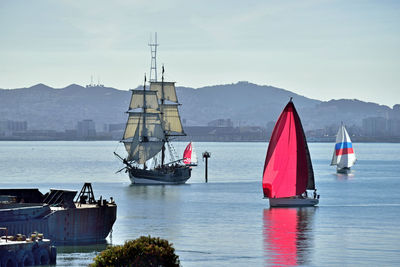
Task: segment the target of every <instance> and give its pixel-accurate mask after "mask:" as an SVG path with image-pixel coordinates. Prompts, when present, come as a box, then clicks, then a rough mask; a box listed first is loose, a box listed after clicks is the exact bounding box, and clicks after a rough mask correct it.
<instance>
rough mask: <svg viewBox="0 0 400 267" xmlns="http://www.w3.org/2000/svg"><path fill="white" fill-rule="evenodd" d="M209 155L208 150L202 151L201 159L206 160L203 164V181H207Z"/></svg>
mask: <svg viewBox="0 0 400 267" xmlns="http://www.w3.org/2000/svg"><path fill="white" fill-rule="evenodd" d="M210 157H211V153H210V152H207V151H205V152H203V159H205V160H206V165H205V182H206V183H208V158H210Z"/></svg>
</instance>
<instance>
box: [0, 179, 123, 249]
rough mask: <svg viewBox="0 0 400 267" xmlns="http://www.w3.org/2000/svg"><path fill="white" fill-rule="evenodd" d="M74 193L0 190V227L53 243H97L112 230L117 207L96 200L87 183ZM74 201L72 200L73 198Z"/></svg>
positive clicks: (13, 232)
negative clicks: (42, 238) (78, 191)
mask: <svg viewBox="0 0 400 267" xmlns="http://www.w3.org/2000/svg"><path fill="white" fill-rule="evenodd" d="M76 194H77V191H72V190H63V189H50V192H48V193H46V194H44V195H43V194H42V193H41V192H40V191H39V190H38V189H0V195H1V196H2V197H1V198H0V227H6V228H7V229H8V233H9V234H10V235H16V234H18V233H32V232H40V233H43V235H44V236H46V238H49V239H51V240H52V242H54V243H55V244H76V243H85V244H92V243H101V242H104V241H105V238H106V237H107V236H108V234H109V233H110V232H111V230H112V226H113V224H114V222H115V220H116V217H117V205H116V204H115V202H114V201H113V199H112V198H110V201H107V200H106V199H102V198H101V197H100V199H98V200H96V199H95V197H94V194H93V189H92V186H91V184H90V183H85V184H84V186H83V188H82V190H81V192H80V193H79V195H78V196H77V197H76V198H75V196H76ZM74 198H75V199H74Z"/></svg>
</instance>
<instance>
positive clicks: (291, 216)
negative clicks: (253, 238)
mask: <svg viewBox="0 0 400 267" xmlns="http://www.w3.org/2000/svg"><path fill="white" fill-rule="evenodd" d="M315 210H316V208H315V207H307V208H272V209H264V213H263V223H264V226H263V240H264V257H265V265H266V266H296V265H304V264H307V263H308V259H309V258H310V255H308V254H309V253H310V251H312V248H313V237H312V235H311V234H312V230H311V229H312V224H313V218H314V213H315Z"/></svg>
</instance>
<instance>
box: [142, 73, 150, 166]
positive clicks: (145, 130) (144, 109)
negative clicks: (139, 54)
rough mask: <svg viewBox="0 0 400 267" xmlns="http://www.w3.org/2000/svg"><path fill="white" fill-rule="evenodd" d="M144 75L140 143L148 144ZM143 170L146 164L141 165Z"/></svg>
mask: <svg viewBox="0 0 400 267" xmlns="http://www.w3.org/2000/svg"><path fill="white" fill-rule="evenodd" d="M146 111H147V106H146V74H144V83H143V128H142V142H143V143H144V142H148V141H149V138H148V137H147V129H146ZM143 169H144V170H145V169H146V162H145V163H143Z"/></svg>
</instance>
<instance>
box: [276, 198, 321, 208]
mask: <svg viewBox="0 0 400 267" xmlns="http://www.w3.org/2000/svg"><path fill="white" fill-rule="evenodd" d="M318 203H319V200H318V199H316V198H289V197H282V198H270V199H269V206H270V207H312V206H315V205H317V204H318Z"/></svg>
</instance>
